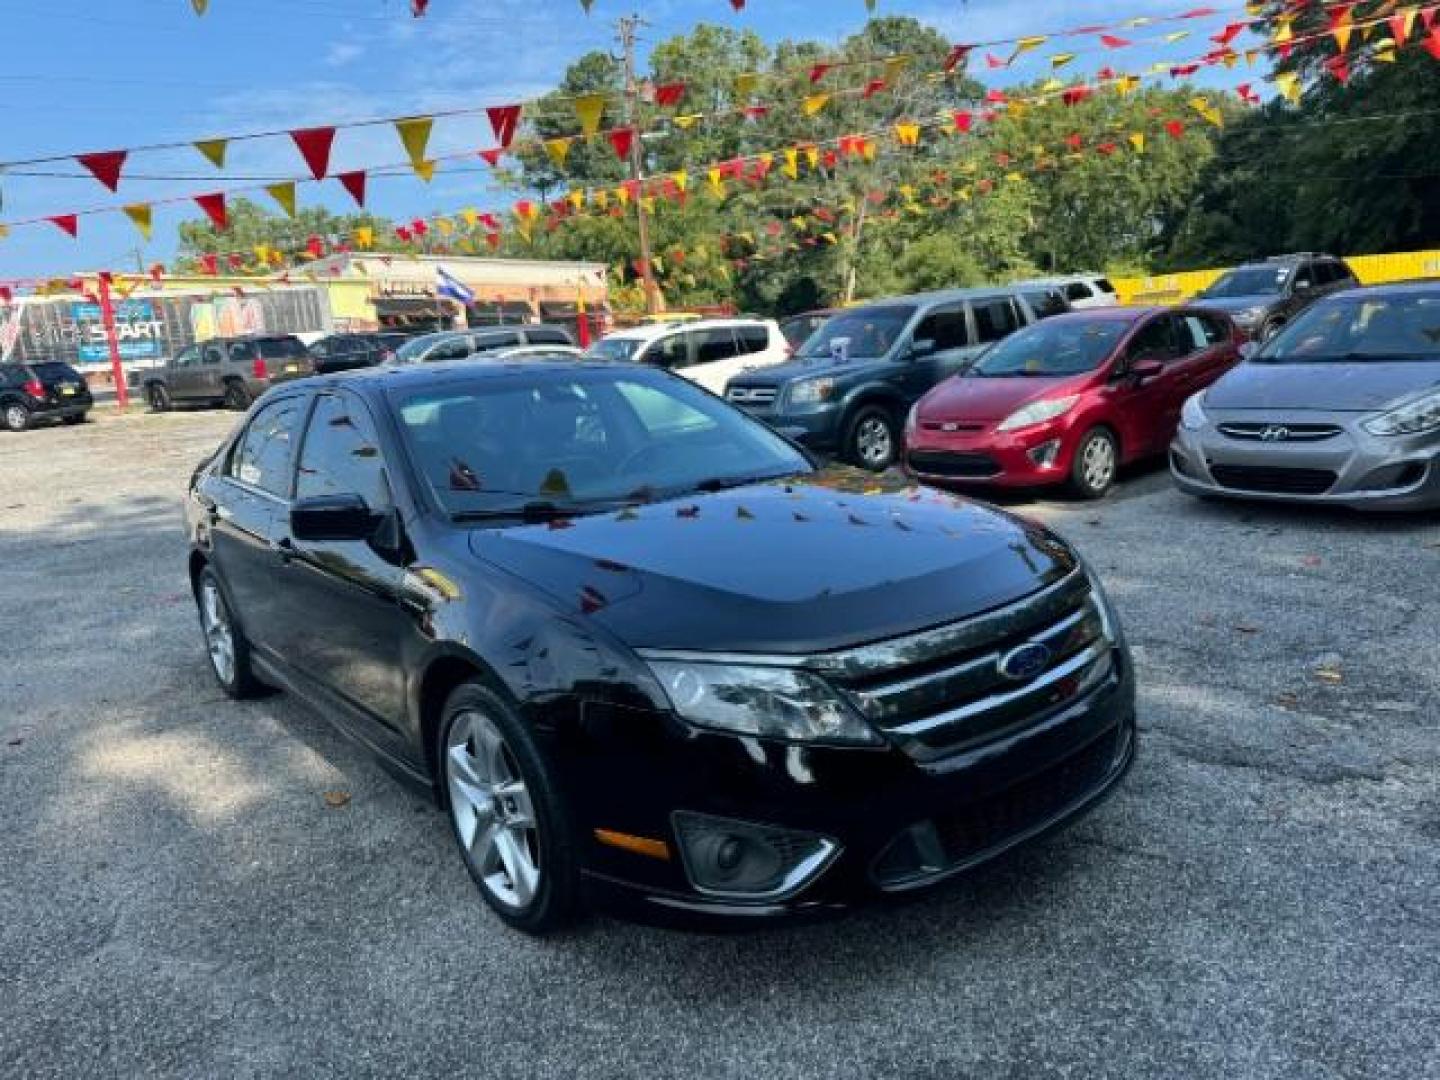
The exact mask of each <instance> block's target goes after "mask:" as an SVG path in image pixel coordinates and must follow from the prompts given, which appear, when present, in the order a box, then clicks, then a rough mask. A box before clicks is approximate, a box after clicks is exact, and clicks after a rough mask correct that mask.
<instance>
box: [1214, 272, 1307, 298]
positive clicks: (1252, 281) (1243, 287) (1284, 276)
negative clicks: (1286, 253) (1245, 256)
mask: <svg viewBox="0 0 1440 1080" xmlns="http://www.w3.org/2000/svg"><path fill="white" fill-rule="evenodd" d="M1291 269H1292V268H1291V267H1289V266H1243V267H1241V268H1240V269H1239V270H1231V271H1230V272H1229V273H1228V274H1226V275H1225V276H1224V277H1222V278H1221V279H1220V280H1219V281H1217V282H1215V284H1214V285H1211V286H1210V287H1209V288H1208V289H1206V290H1205V291H1204V292H1202V293H1201V294H1200V295H1201V296H1203V297H1205V298H1206V299H1208V300H1224V299H1226V298H1227V297H1239V296H1273V295H1274V294H1276V293H1278V292H1280V291H1282V290H1283V289H1284V288H1285V283H1286V282H1287V281H1289V280H1290V273H1291Z"/></svg>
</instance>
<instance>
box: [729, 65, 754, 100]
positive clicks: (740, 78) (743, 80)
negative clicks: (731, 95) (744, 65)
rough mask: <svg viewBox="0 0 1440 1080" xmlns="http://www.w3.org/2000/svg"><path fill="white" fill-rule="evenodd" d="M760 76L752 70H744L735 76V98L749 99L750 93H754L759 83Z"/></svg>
mask: <svg viewBox="0 0 1440 1080" xmlns="http://www.w3.org/2000/svg"><path fill="white" fill-rule="evenodd" d="M759 82H760V76H759V75H757V74H755V72H753V71H746V72H744V73H743V74H740V75H736V76H735V99H736V100H737V101H740V102H746V101H749V100H750V95H752V94H754V93H755V87H756V86H757V85H759Z"/></svg>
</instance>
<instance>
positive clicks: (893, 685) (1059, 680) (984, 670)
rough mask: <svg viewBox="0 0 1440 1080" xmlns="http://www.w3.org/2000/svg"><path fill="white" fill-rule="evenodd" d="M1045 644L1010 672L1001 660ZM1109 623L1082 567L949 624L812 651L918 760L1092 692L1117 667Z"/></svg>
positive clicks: (991, 735) (994, 734)
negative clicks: (1034, 665)
mask: <svg viewBox="0 0 1440 1080" xmlns="http://www.w3.org/2000/svg"><path fill="white" fill-rule="evenodd" d="M1032 643H1038V644H1041V645H1044V646H1046V647H1047V648H1048V649H1049V652H1050V655H1049V658H1048V660H1047V661H1046V663H1045V664H1044V666H1043V667H1042V668H1041V669H1040V670H1038V671H1036V672H1035V673H1033V674H1032V675H1031V676H1030V677H1028V678H1026V679H1022V680H1013V679H1010V678H1008V677H1007V676H1006V675H1005V674H1003V673H1002V670H1001V668H1002V660H1003V659H1004V658H1005V657H1006V656H1007V655H1008V654H1009V653H1010V651H1011V650H1013V649H1016V648H1018V647H1019V646H1021V645H1029V644H1032ZM1113 643H1114V630H1113V628H1112V627H1111V626H1110V624H1109V620H1108V617H1107V615H1106V614H1105V612H1104V610H1103V609H1102V607H1101V604H1100V601H1099V599H1098V598H1097V597H1096V595H1095V594H1094V592H1093V591H1092V590H1091V588H1090V584H1089V582H1088V581H1087V580H1086V578H1085V575H1084V574H1083V572H1080V571H1076V572H1074V573H1072V574H1071V575H1070V576H1069V577H1067V578H1066V579H1064V580H1063V581H1060V582H1058V583H1056V584H1054V585H1052V586H1050V587H1049V588H1047V589H1045V590H1043V591H1042V592H1040V593H1037V594H1036V595H1034V596H1031V597H1027V598H1026V599H1025V600H1022V601H1019V602H1018V603H1015V604H1011V605H1009V606H1007V607H1004V608H1000V609H998V610H996V611H992V612H989V613H987V614H985V615H981V616H978V617H976V618H974V619H969V620H965V621H964V622H960V623H955V624H952V625H951V626H948V627H941V628H939V629H937V630H932V631H927V632H925V633H923V634H917V635H911V636H909V637H906V638H901V639H897V640H895V641H890V642H882V643H879V644H877V645H871V646H866V647H863V648H860V649H855V650H851V651H849V652H845V653H840V654H831V655H828V656H825V657H817V658H814V660H813V663H814V665H815V666H817V667H820V669H821V670H824V671H825V672H826V674H827V675H828V676H829V677H830V678H831V679H832V680H833V681H834V682H835V683H836V684H838V685H839V686H840V687H841V688H842V689H843V690H844V691H845V692H846V693H847V694H848V696H849V698H850V700H851V701H852V702H853V703H854V704H855V706H856V708H858V709H859V710H860V711H861V712H862V713H863V714H864V715H865V716H866V717H867V718H868V719H869V720H870V722H871V723H873V724H874V725H875V726H876V727H877V728H879V729H880V730H882V731H884V732H886V733H888V734H889V735H890V736H891V737H892V738H893V739H895V740H896V742H897V743H899V744H900V745H901V746H902V747H903V748H904V749H905V750H906V751H907V752H908V753H909V754H911V755H912V756H913V757H917V758H920V759H922V760H925V759H931V758H936V757H941V756H944V755H946V754H952V753H955V752H957V751H959V750H963V749H966V748H968V747H971V746H975V745H979V744H981V743H984V742H988V741H991V740H993V739H997V738H1001V737H1003V736H1004V735H1006V734H1009V733H1010V732H1012V731H1015V730H1018V729H1020V728H1023V727H1025V726H1028V725H1029V724H1031V723H1033V722H1034V721H1036V720H1037V719H1039V718H1041V717H1042V716H1044V715H1047V714H1048V713H1050V712H1051V711H1053V710H1054V709H1056V708H1059V707H1061V706H1063V705H1065V704H1066V703H1068V702H1070V701H1073V700H1075V699H1077V698H1079V697H1081V696H1083V695H1084V694H1087V693H1089V692H1090V691H1091V690H1093V689H1094V688H1095V687H1097V686H1099V685H1100V684H1101V683H1102V682H1104V680H1105V679H1107V678H1108V677H1110V675H1111V672H1112V671H1113V656H1112V651H1113Z"/></svg>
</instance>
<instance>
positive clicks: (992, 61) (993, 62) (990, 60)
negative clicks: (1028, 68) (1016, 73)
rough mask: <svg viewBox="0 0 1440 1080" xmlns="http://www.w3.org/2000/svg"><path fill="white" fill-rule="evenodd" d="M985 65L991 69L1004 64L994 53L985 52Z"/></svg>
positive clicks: (1001, 66)
mask: <svg viewBox="0 0 1440 1080" xmlns="http://www.w3.org/2000/svg"><path fill="white" fill-rule="evenodd" d="M985 66H986V67H988V68H990V69H991V70H992V71H993V70H994V69H996V68H1003V67H1004V66H1005V61H1004V60H1002V59H1001V58H1000V57H998V56H996V55H995V54H994V53H986V54H985Z"/></svg>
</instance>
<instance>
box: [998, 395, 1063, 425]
mask: <svg viewBox="0 0 1440 1080" xmlns="http://www.w3.org/2000/svg"><path fill="white" fill-rule="evenodd" d="M1079 400H1080V395H1079V394H1071V395H1070V396H1069V397H1062V398H1049V399H1047V400H1045V401H1032V402H1031V403H1030V404H1029V405H1026V406H1025V407H1024V408H1023V409H1019V410H1017V411H1015V412H1013V413H1011V414H1010V415H1009V416H1007V417H1006V418H1005V419H1004V420H1002V421H1000V427H999V429H998V430H1000V431H1014V430H1015V429H1016V428H1023V427H1030V426H1031V425H1032V424H1043V423H1045V421H1046V420H1054V419H1055V418H1056V417H1057V416H1064V415H1065V414H1066V413H1067V412H1069V411H1070V410H1071V409H1073V408H1074V407H1075V403H1076V402H1077V401H1079Z"/></svg>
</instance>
